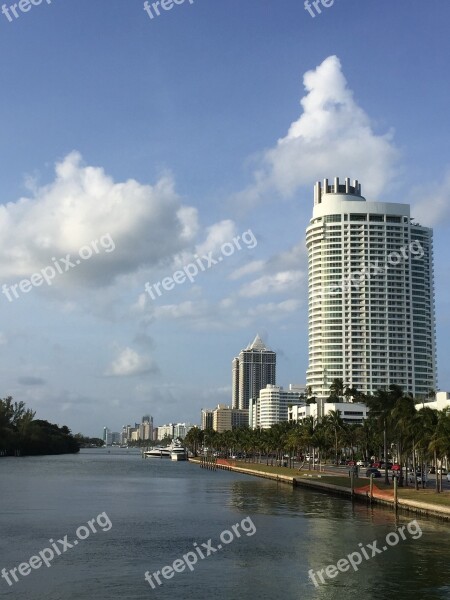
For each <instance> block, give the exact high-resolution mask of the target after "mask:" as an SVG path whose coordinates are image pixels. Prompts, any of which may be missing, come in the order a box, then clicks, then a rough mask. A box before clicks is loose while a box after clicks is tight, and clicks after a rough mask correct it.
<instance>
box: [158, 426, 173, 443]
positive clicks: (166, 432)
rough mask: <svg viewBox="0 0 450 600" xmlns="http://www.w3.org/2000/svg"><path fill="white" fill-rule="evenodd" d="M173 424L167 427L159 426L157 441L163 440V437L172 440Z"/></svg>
mask: <svg viewBox="0 0 450 600" xmlns="http://www.w3.org/2000/svg"><path fill="white" fill-rule="evenodd" d="M173 427H174V425H173V423H169V424H168V425H160V426H159V427H158V440H160V441H161V440H163V439H164V438H165V437H170V438H173Z"/></svg>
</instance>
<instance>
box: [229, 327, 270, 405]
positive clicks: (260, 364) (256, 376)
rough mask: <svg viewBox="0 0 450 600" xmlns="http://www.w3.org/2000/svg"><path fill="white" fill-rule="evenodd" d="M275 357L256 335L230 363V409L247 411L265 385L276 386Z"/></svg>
mask: <svg viewBox="0 0 450 600" xmlns="http://www.w3.org/2000/svg"><path fill="white" fill-rule="evenodd" d="M276 369H277V355H276V353H275V352H273V351H272V350H269V349H268V348H267V347H266V346H265V345H264V343H263V341H262V340H261V338H260V337H259V335H257V336H256V337H255V339H254V340H253V342H252V343H251V344H250V345H249V346H247V348H245V350H241V352H240V353H239V357H236V358H234V359H233V362H232V407H233V408H235V409H236V408H239V409H248V408H249V401H250V398H257V397H258V395H259V391H260V390H261V389H262V388H265V387H266V385H268V384H272V385H275V384H276Z"/></svg>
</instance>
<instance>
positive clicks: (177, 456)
mask: <svg viewBox="0 0 450 600" xmlns="http://www.w3.org/2000/svg"><path fill="white" fill-rule="evenodd" d="M170 458H171V459H172V460H187V454H186V448H183V447H182V446H175V447H174V448H172V452H171V453H170Z"/></svg>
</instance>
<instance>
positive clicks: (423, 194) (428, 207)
mask: <svg viewBox="0 0 450 600" xmlns="http://www.w3.org/2000/svg"><path fill="white" fill-rule="evenodd" d="M412 196H413V201H412V202H413V205H414V206H413V208H412V209H411V215H412V216H413V217H414V219H415V220H416V221H418V222H419V223H420V224H421V225H424V226H427V227H432V226H434V225H443V224H446V223H448V222H449V220H450V169H449V170H448V172H447V173H446V175H445V176H444V179H443V181H442V182H441V183H439V184H437V185H429V186H427V187H426V188H420V189H416V190H414V191H413V193H412Z"/></svg>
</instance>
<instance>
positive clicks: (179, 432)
mask: <svg viewBox="0 0 450 600" xmlns="http://www.w3.org/2000/svg"><path fill="white" fill-rule="evenodd" d="M193 427H194V425H191V424H190V423H176V424H175V425H174V426H173V437H174V438H175V439H177V438H180V440H184V438H185V437H186V436H187V434H188V433H189V431H190V430H191V429H192V428H193Z"/></svg>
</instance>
